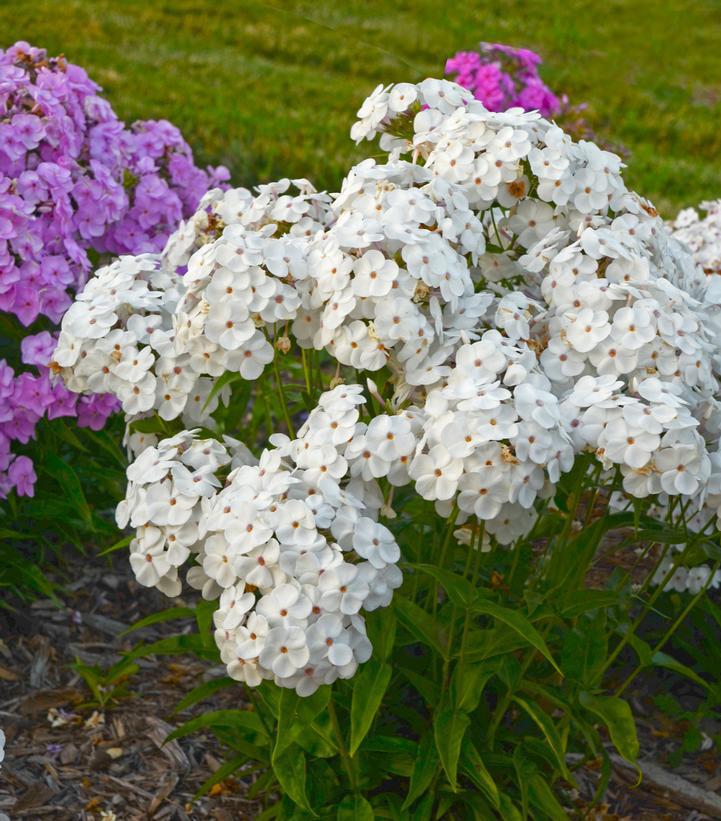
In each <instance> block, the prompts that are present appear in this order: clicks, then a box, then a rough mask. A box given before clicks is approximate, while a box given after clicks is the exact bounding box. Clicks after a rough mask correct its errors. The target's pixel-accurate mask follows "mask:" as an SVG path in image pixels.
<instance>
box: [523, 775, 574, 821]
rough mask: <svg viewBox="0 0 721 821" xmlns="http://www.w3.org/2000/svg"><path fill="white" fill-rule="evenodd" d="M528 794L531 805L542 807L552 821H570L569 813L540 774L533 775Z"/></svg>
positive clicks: (530, 779)
mask: <svg viewBox="0 0 721 821" xmlns="http://www.w3.org/2000/svg"><path fill="white" fill-rule="evenodd" d="M528 793H529V799H530V802H531V804H535V805H536V806H537V807H540V808H541V809H542V810H543V812H544V813H545V814H546V815H547V816H548V817H549V818H551V819H552V821H568V813H567V812H566V811H565V810H564V809H563V807H562V806H561V804H560V803H559V802H558V799H557V798H556V796H555V795H554V794H553V790H552V789H551V788H550V787H549V786H548V782H547V781H546V779H545V778H543V777H542V776H541V775H539V773H533V775H531V776H530V778H529V779H528Z"/></svg>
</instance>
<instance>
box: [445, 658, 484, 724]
mask: <svg viewBox="0 0 721 821" xmlns="http://www.w3.org/2000/svg"><path fill="white" fill-rule="evenodd" d="M492 675H493V670H492V669H491V665H490V664H461V663H460V662H459V663H458V664H456V668H455V670H454V671H453V676H452V677H451V691H450V697H451V705H452V706H453V707H455V708H456V709H457V710H463V711H464V712H466V713H472V712H473V711H474V710H475V709H476V707H478V703H479V701H480V700H481V696H482V695H483V688H484V687H485V686H486V682H487V681H488V679H489V678H490V677H491V676H492Z"/></svg>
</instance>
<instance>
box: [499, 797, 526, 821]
mask: <svg viewBox="0 0 721 821" xmlns="http://www.w3.org/2000/svg"><path fill="white" fill-rule="evenodd" d="M501 818H502V819H503V821H523V816H522V815H521V813H520V812H518V808H517V807H516V805H515V804H514V803H513V801H512V800H511V799H510V798H509V796H508V795H506V793H501Z"/></svg>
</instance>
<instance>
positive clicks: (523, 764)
mask: <svg viewBox="0 0 721 821" xmlns="http://www.w3.org/2000/svg"><path fill="white" fill-rule="evenodd" d="M513 768H514V769H515V771H516V780H517V781H518V789H519V791H520V793H521V816H522V817H523V818H524V819H526V818H528V802H529V788H528V787H529V783H530V780H531V776H532V775H533V774H534V773H535V772H536V765H535V764H534V763H533V762H532V761H529V760H528V759H527V758H526V757H525V756H524V754H523V746H522V745H521V744H519V745H518V746H517V747H516V749H515V750H514V751H513ZM503 798H504V797H503V796H501V806H503V804H504V801H503Z"/></svg>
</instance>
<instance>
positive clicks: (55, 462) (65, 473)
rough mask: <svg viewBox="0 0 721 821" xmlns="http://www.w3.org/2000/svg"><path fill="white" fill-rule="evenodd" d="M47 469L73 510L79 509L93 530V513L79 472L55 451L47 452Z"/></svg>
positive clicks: (83, 518)
mask: <svg viewBox="0 0 721 821" xmlns="http://www.w3.org/2000/svg"><path fill="white" fill-rule="evenodd" d="M45 470H46V471H47V472H48V473H49V474H50V476H52V477H53V479H55V481H56V482H57V483H58V484H59V485H60V487H61V488H62V490H63V494H64V495H65V498H66V499H67V501H68V502H69V503H70V504H71V506H72V508H73V510H74V511H77V513H79V514H80V517H81V518H82V520H83V522H85V524H86V525H87V526H88V527H89V528H90V529H91V530H93V529H94V528H93V514H92V512H91V510H90V507H89V506H88V502H87V499H86V498H85V494H84V493H83V486H82V485H81V484H80V479H79V478H78V474H77V473H76V472H75V471H74V470H73V469H72V468H71V467H70V465H69V464H67V462H64V461H63V460H62V459H61V458H60V457H59V456H56V455H55V454H54V453H47V454H45Z"/></svg>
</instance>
